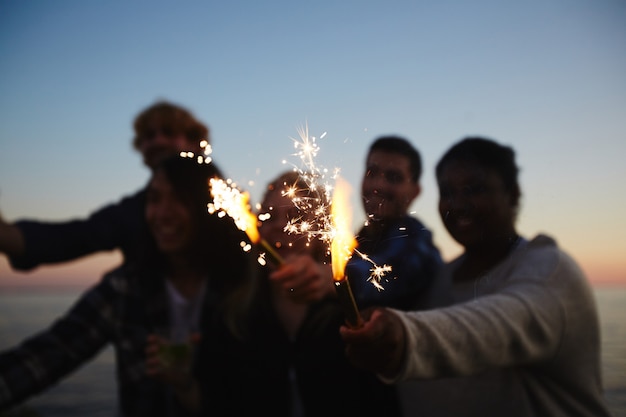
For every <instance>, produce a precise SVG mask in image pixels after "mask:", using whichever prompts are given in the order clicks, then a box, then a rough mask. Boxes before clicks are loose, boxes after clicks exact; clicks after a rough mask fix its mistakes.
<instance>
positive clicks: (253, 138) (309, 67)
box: [0, 0, 626, 286]
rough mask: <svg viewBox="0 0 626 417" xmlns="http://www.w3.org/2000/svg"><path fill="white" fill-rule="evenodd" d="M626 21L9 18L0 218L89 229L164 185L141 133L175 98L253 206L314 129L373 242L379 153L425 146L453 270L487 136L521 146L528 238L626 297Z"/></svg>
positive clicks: (250, 15)
mask: <svg viewBox="0 0 626 417" xmlns="http://www.w3.org/2000/svg"><path fill="white" fill-rule="evenodd" d="M624 22H626V2H624V1H622V0H603V1H597V0H554V1H543V0H529V1H525V2H508V1H496V0H493V1H489V0H477V1H474V2H468V1H462V0H449V1H447V0H443V1H414V0H407V1H394V0H385V1H378V0H376V1H361V0H359V1H356V0H354V1H337V0H332V1H331V0H322V1H316V2H294V1H271V2H260V1H250V0H243V1H236V0H235V1H229V2H200V1H188V2H181V3H174V2H163V1H133V2H124V1H109V2H85V1H81V0H73V1H68V0H60V1H54V2H46V1H41V0H36V1H31V2H7V1H5V2H0V74H1V76H0V213H1V214H2V216H3V217H4V218H5V219H7V220H9V221H13V220H17V219H20V218H36V219H41V220H63V219H70V218H74V217H83V216H86V215H88V214H89V213H90V212H92V211H93V210H95V209H97V208H100V207H101V206H103V205H104V204H107V203H111V202H114V201H117V200H118V199H120V198H121V197H122V196H124V195H128V194H132V193H134V192H135V191H136V190H138V189H139V188H141V187H142V186H143V185H144V184H145V182H146V181H147V179H148V176H149V172H148V170H147V169H146V168H145V167H144V166H143V165H142V163H141V159H140V156H139V155H138V154H137V153H136V152H134V151H133V150H132V148H131V145H130V143H131V138H132V129H131V123H132V120H133V118H134V117H135V115H136V114H137V113H138V112H139V111H141V110H143V109H144V108H145V107H147V106H149V105H151V104H153V103H154V102H155V101H156V100H159V99H166V100H170V101H172V102H175V103H178V104H181V105H183V106H185V107H187V108H189V109H190V110H191V111H192V112H193V113H194V114H196V116H198V117H199V118H200V119H201V120H203V121H205V122H206V123H207V124H208V125H209V126H210V128H211V133H212V142H213V149H214V155H213V156H214V157H215V159H216V161H217V162H218V163H219V165H220V166H221V168H222V169H223V170H224V171H225V172H226V174H227V175H228V176H229V177H231V178H233V179H234V180H235V181H237V183H238V184H240V185H241V186H243V187H244V188H246V189H247V190H249V191H250V193H251V195H252V200H253V202H258V199H259V198H260V195H261V192H262V189H263V185H264V184H265V183H266V182H267V181H268V180H270V179H272V178H273V177H274V176H275V175H277V174H278V173H279V172H281V171H282V170H284V169H287V168H288V167H289V163H297V162H298V161H297V158H295V157H294V155H293V153H294V147H293V140H292V138H296V137H297V130H298V128H300V127H302V126H304V125H308V128H309V132H310V134H311V135H312V136H315V137H316V138H317V143H318V145H319V146H320V153H319V155H318V157H317V164H318V165H320V166H323V167H327V168H329V169H334V168H339V169H340V170H341V173H342V176H343V177H344V178H345V179H346V180H347V181H348V182H349V183H350V184H351V185H352V187H353V198H352V201H353V212H354V215H353V218H354V219H355V231H356V229H357V228H358V223H360V222H361V221H362V220H363V214H362V208H361V205H360V202H359V200H358V198H357V196H358V189H359V186H360V184H359V182H360V176H361V174H362V171H363V163H364V157H365V152H366V150H367V147H368V145H369V144H370V143H371V141H372V140H373V139H375V138H376V137H378V136H380V135H383V134H398V135H401V136H405V137H407V138H408V139H410V140H411V141H412V142H413V143H414V144H415V145H416V146H417V147H418V148H419V150H420V151H421V153H422V157H423V161H424V175H423V177H422V186H423V193H422V195H421V196H420V197H419V199H418V201H417V202H416V204H415V205H414V207H413V209H414V210H415V212H416V215H417V217H419V218H420V219H421V220H422V221H423V222H424V223H425V224H426V225H427V226H428V227H430V228H431V229H432V231H433V233H434V237H435V242H436V243H437V244H438V245H439V247H440V248H441V250H442V252H443V255H444V258H446V259H447V260H449V259H451V258H452V257H454V256H456V255H457V254H458V253H459V251H460V248H459V246H458V245H456V244H455V243H454V242H453V241H452V240H451V239H450V238H449V236H448V235H447V232H446V231H445V229H444V228H443V226H442V224H441V221H440V219H439V216H438V213H437V198H438V195H437V188H436V183H435V180H434V175H433V169H434V166H435V164H436V162H437V160H438V159H439V157H440V156H441V155H442V154H443V152H444V151H445V150H447V149H448V148H449V147H450V146H451V145H452V144H453V143H455V142H456V141H458V140H459V139H461V138H463V137H465V136H469V135H482V136H486V137H490V138H493V139H496V140H498V141H499V142H501V143H505V144H509V145H512V146H513V147H514V148H515V150H516V151H517V156H518V163H519V165H520V167H521V177H520V179H521V183H522V188H523V199H522V207H521V212H520V217H519V223H518V225H519V230H520V232H521V233H522V234H524V235H525V236H527V237H532V236H534V235H535V234H537V233H539V232H542V233H547V234H550V235H552V236H553V237H555V238H556V239H557V241H558V242H559V243H560V245H561V246H562V247H563V248H564V249H565V250H566V251H568V252H569V253H570V254H571V255H573V256H574V257H575V258H576V259H577V260H578V262H579V263H580V265H581V266H582V267H583V269H584V270H585V271H586V272H587V274H588V276H589V278H590V280H592V281H593V282H597V283H599V282H621V283H624V284H626V214H625V213H626V186H625V185H624V181H625V180H626V163H624V157H625V156H626V24H624ZM322 136H323V137H322ZM283 161H287V162H288V163H287V164H283ZM119 262H120V256H119V255H118V254H117V253H109V254H99V255H96V256H93V257H89V258H86V259H82V260H80V261H77V262H73V263H69V264H65V265H61V266H52V267H42V268H38V269H36V270H35V271H31V272H28V273H18V272H15V271H12V270H11V268H10V267H9V266H8V264H7V261H6V258H5V257H3V256H1V255H0V286H7V285H12V284H15V283H21V284H24V285H44V284H50V285H56V284H62V283H79V284H89V283H92V282H95V281H96V280H98V279H99V278H100V277H101V275H102V273H103V272H104V271H106V270H109V269H111V268H113V267H114V266H115V265H117V264H118V263H119Z"/></svg>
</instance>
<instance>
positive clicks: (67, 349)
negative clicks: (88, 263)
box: [0, 156, 256, 416]
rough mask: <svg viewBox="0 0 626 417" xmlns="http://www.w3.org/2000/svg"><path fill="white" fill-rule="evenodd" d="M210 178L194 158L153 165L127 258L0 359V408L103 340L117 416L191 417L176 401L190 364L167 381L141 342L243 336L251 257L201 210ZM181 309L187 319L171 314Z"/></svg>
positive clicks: (238, 236)
mask: <svg viewBox="0 0 626 417" xmlns="http://www.w3.org/2000/svg"><path fill="white" fill-rule="evenodd" d="M213 176H220V173H219V170H218V169H217V168H216V167H215V166H214V165H213V164H199V163H197V162H196V161H195V159H190V158H182V157H178V156H177V157H174V158H169V159H166V160H165V161H164V162H162V163H161V164H160V165H158V167H157V168H156V169H155V170H154V172H153V175H152V177H151V179H150V181H149V183H148V187H147V191H146V208H145V216H146V217H145V218H146V226H145V227H143V230H142V243H141V245H140V247H139V248H138V249H139V250H138V256H137V258H136V260H135V261H133V262H127V263H124V264H123V265H122V266H120V267H119V268H117V269H115V270H113V271H111V272H109V273H107V274H106V275H105V276H104V277H103V278H102V280H101V281H100V282H99V283H97V284H96V285H94V286H93V287H91V288H90V289H89V290H87V291H86V292H85V293H84V294H83V295H82V296H81V297H80V298H79V299H78V300H77V301H76V303H75V304H74V305H73V306H72V307H71V308H70V309H69V311H68V312H67V313H66V314H65V315H64V316H62V317H60V318H58V319H57V320H56V321H54V323H53V324H52V325H51V326H50V327H49V328H48V329H45V330H43V331H41V332H39V333H38V334H36V335H34V336H32V337H30V338H28V339H26V340H25V341H23V342H22V343H21V344H20V345H18V346H16V347H14V348H11V349H8V350H6V351H4V352H1V353H0V410H6V409H10V408H12V407H14V406H15V405H18V404H21V403H22V402H24V401H25V400H27V399H28V398H30V397H32V396H34V395H37V394H38V393H40V392H42V391H44V390H46V389H47V388H49V387H50V386H52V385H54V384H56V383H57V382H59V381H60V380H61V379H63V378H64V377H66V376H67V375H69V374H70V373H72V372H73V371H75V370H76V369H78V368H79V367H80V366H81V365H83V364H85V363H86V362H87V361H89V360H90V359H92V358H93V357H94V356H95V355H96V354H97V353H98V352H99V351H101V350H102V349H103V348H104V347H105V346H106V345H108V344H112V345H113V346H114V348H115V355H116V362H117V379H118V392H119V409H120V414H121V415H123V416H174V415H175V416H179V415H181V416H183V415H187V414H191V413H190V412H188V411H187V409H186V408H185V407H184V405H186V404H187V402H188V401H190V399H189V398H188V397H190V396H193V394H194V390H193V389H191V387H193V384H192V382H193V378H192V375H191V373H192V371H191V369H193V368H192V366H190V367H188V368H187V369H188V370H189V371H188V372H187V374H186V375H183V378H180V375H178V376H179V378H177V379H172V378H168V377H167V375H168V374H167V372H164V368H165V366H166V365H161V366H159V365H158V364H155V363H154V361H147V357H151V358H152V356H153V352H151V351H150V349H151V347H153V344H148V343H147V341H148V340H149V338H151V340H154V338H155V337H156V336H154V334H155V333H157V332H158V331H160V330H162V329H164V328H169V329H172V328H179V327H180V326H187V327H190V328H195V329H198V331H199V332H200V334H206V335H207V337H210V336H209V334H210V332H211V329H212V328H215V327H216V326H218V327H219V329H220V331H221V330H222V329H229V331H231V332H232V335H239V334H243V333H244V332H245V325H244V323H245V314H246V307H247V306H248V301H249V300H251V296H252V292H253V290H254V288H253V284H254V282H255V280H254V279H253V271H255V270H256V268H255V267H254V266H253V262H255V260H254V259H252V256H251V255H250V254H248V253H245V252H244V251H243V250H242V249H241V247H240V242H242V241H246V240H247V237H246V236H245V234H244V233H243V232H241V231H240V230H238V229H237V228H236V226H235V224H234V222H233V221H232V219H230V218H229V217H222V218H220V217H218V216H217V215H210V214H208V213H207V212H206V207H207V203H208V202H210V201H211V197H210V192H209V187H208V186H207V181H208V179H209V178H210V177H213ZM185 309H186V310H188V311H191V312H192V313H191V314H189V315H188V316H186V317H185V316H183V315H181V314H178V313H180V312H181V311H184V310H185ZM177 312H178V313H177ZM197 337H198V334H196V335H194V338H195V339H196V340H197ZM192 352H193V350H192ZM152 359H153V358H152ZM193 360H194V358H193V357H192V359H191V361H193ZM192 400H193V398H192Z"/></svg>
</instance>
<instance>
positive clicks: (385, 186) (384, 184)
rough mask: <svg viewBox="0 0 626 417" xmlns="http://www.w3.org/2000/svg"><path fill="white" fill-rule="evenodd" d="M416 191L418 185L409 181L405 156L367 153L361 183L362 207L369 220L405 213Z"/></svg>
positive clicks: (408, 165) (382, 152)
mask: <svg viewBox="0 0 626 417" xmlns="http://www.w3.org/2000/svg"><path fill="white" fill-rule="evenodd" d="M419 193H420V186H419V184H418V183H415V182H413V181H412V180H411V167H410V161H409V158H408V157H406V156H404V155H402V154H399V153H396V152H385V151H381V150H374V151H372V152H371V153H370V154H369V156H368V157H367V161H366V166H365V175H364V176H363V180H362V182H361V198H362V201H363V208H364V209H365V213H366V214H367V217H368V218H369V219H374V220H382V219H389V218H397V217H401V216H404V215H406V214H407V212H408V209H409V206H410V205H411V203H412V202H413V200H414V199H415V198H416V197H417V196H418V195H419Z"/></svg>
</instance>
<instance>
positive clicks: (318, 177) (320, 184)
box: [283, 124, 391, 291]
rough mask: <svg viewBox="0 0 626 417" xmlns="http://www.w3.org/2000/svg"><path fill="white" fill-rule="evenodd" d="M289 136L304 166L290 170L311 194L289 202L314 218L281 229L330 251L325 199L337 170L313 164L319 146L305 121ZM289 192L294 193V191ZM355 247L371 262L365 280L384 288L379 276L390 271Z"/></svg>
mask: <svg viewBox="0 0 626 417" xmlns="http://www.w3.org/2000/svg"><path fill="white" fill-rule="evenodd" d="M325 136H326V132H324V133H323V134H322V135H321V136H320V139H323V138H324V137H325ZM291 139H292V140H293V142H294V147H295V149H296V154H295V156H297V157H299V158H300V160H301V162H302V164H303V165H304V167H305V168H304V169H299V168H297V167H294V169H295V170H297V171H298V172H299V174H300V177H301V178H302V179H303V180H304V181H305V182H306V183H307V185H308V188H309V190H310V191H311V195H310V196H309V197H308V198H306V199H303V198H298V197H293V198H292V201H293V203H294V204H295V205H296V207H298V209H300V210H303V211H306V212H310V211H314V212H315V221H313V222H302V221H300V220H299V219H292V220H290V221H289V223H288V224H287V227H285V231H286V232H288V233H301V234H305V235H306V236H307V237H308V239H309V240H311V239H313V238H317V239H320V240H322V241H323V242H324V243H325V244H326V245H327V247H328V248H329V251H330V247H331V246H332V239H333V236H334V229H335V225H333V221H332V218H333V215H332V213H330V210H329V204H328V202H329V201H331V197H330V196H331V194H332V192H333V188H334V187H333V185H332V184H331V181H332V182H334V181H335V180H337V178H339V172H340V170H339V169H338V168H335V169H334V170H332V171H328V170H327V169H324V168H321V167H319V166H318V165H316V163H315V158H316V157H317V154H318V152H319V150H320V147H319V146H318V144H317V142H316V138H315V136H310V135H309V128H308V125H306V124H305V126H304V127H301V128H299V129H298V138H297V139H296V138H291ZM283 162H285V161H283ZM292 195H293V196H295V195H296V193H295V190H294V191H293V194H292ZM333 204H334V203H333ZM329 213H330V214H329ZM348 226H349V225H348ZM355 247H356V244H355V245H354V247H353V248H354V249H353V250H354V254H356V255H358V256H360V257H361V258H362V259H364V260H366V261H367V262H369V263H371V264H372V268H371V269H370V276H369V278H368V281H369V282H371V283H372V285H374V287H376V289H378V290H379V291H382V290H384V287H383V286H382V285H381V283H380V282H381V280H382V279H383V277H384V276H385V275H386V274H387V273H388V272H390V271H391V266H389V265H382V266H380V265H377V264H376V263H375V262H374V261H373V260H372V259H370V258H369V257H368V256H367V254H365V253H362V252H360V251H358V250H357V249H356V248H355Z"/></svg>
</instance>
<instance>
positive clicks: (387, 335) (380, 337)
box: [339, 308, 406, 378]
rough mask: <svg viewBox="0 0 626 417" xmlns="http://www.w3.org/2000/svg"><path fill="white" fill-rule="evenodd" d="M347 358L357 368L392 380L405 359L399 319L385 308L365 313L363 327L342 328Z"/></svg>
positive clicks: (403, 334) (403, 340)
mask: <svg viewBox="0 0 626 417" xmlns="http://www.w3.org/2000/svg"><path fill="white" fill-rule="evenodd" d="M339 333H340V334H341V337H342V339H343V340H344V342H345V343H346V356H347V357H348V359H349V360H350V362H351V363H352V364H353V365H354V366H356V367H357V368H361V369H365V370H368V371H371V372H374V373H377V374H379V375H382V376H385V377H388V378H393V377H395V376H396V375H397V374H398V373H399V371H400V368H401V366H402V362H403V360H404V356H405V339H406V333H405V330H404V326H403V325H402V321H401V319H400V317H398V316H397V315H396V314H395V313H393V312H392V311H391V310H389V309H386V308H369V309H366V310H364V311H363V321H362V322H361V326H359V327H353V326H341V327H340V328H339Z"/></svg>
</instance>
